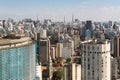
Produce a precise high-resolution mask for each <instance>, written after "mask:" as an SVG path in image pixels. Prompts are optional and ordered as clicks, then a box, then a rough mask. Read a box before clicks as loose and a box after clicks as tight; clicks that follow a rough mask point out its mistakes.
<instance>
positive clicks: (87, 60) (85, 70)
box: [81, 40, 111, 80]
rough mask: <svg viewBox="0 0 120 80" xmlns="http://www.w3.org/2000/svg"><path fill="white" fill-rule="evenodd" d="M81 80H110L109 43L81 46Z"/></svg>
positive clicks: (99, 42)
mask: <svg viewBox="0 0 120 80" xmlns="http://www.w3.org/2000/svg"><path fill="white" fill-rule="evenodd" d="M81 53H82V66H83V67H82V80H111V60H110V42H109V41H107V40H102V41H97V40H93V41H92V42H86V43H83V44H82V49H81Z"/></svg>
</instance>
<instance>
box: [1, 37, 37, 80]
mask: <svg viewBox="0 0 120 80" xmlns="http://www.w3.org/2000/svg"><path fill="white" fill-rule="evenodd" d="M35 53H36V51H35V43H34V42H33V41H32V40H30V38H22V39H14V40H12V39H11V40H9V41H7V40H3V41H0V80H35Z"/></svg>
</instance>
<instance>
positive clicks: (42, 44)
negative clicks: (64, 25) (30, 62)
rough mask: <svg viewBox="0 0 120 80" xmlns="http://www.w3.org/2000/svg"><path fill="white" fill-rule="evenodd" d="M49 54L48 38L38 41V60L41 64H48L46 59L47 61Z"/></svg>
mask: <svg viewBox="0 0 120 80" xmlns="http://www.w3.org/2000/svg"><path fill="white" fill-rule="evenodd" d="M49 54H50V40H49V39H48V38H43V39H40V40H39V54H38V55H39V56H40V57H39V58H40V61H41V63H42V65H44V64H48V59H49Z"/></svg>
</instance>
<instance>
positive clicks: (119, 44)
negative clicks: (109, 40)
mask: <svg viewBox="0 0 120 80" xmlns="http://www.w3.org/2000/svg"><path fill="white" fill-rule="evenodd" d="M114 56H115V57H120V36H116V37H115V38H114Z"/></svg>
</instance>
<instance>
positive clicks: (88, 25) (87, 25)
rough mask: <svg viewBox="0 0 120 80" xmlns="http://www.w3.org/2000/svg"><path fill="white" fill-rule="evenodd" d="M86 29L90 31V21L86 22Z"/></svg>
mask: <svg viewBox="0 0 120 80" xmlns="http://www.w3.org/2000/svg"><path fill="white" fill-rule="evenodd" d="M86 29H90V30H91V29H92V21H90V20H89V21H86Z"/></svg>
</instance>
